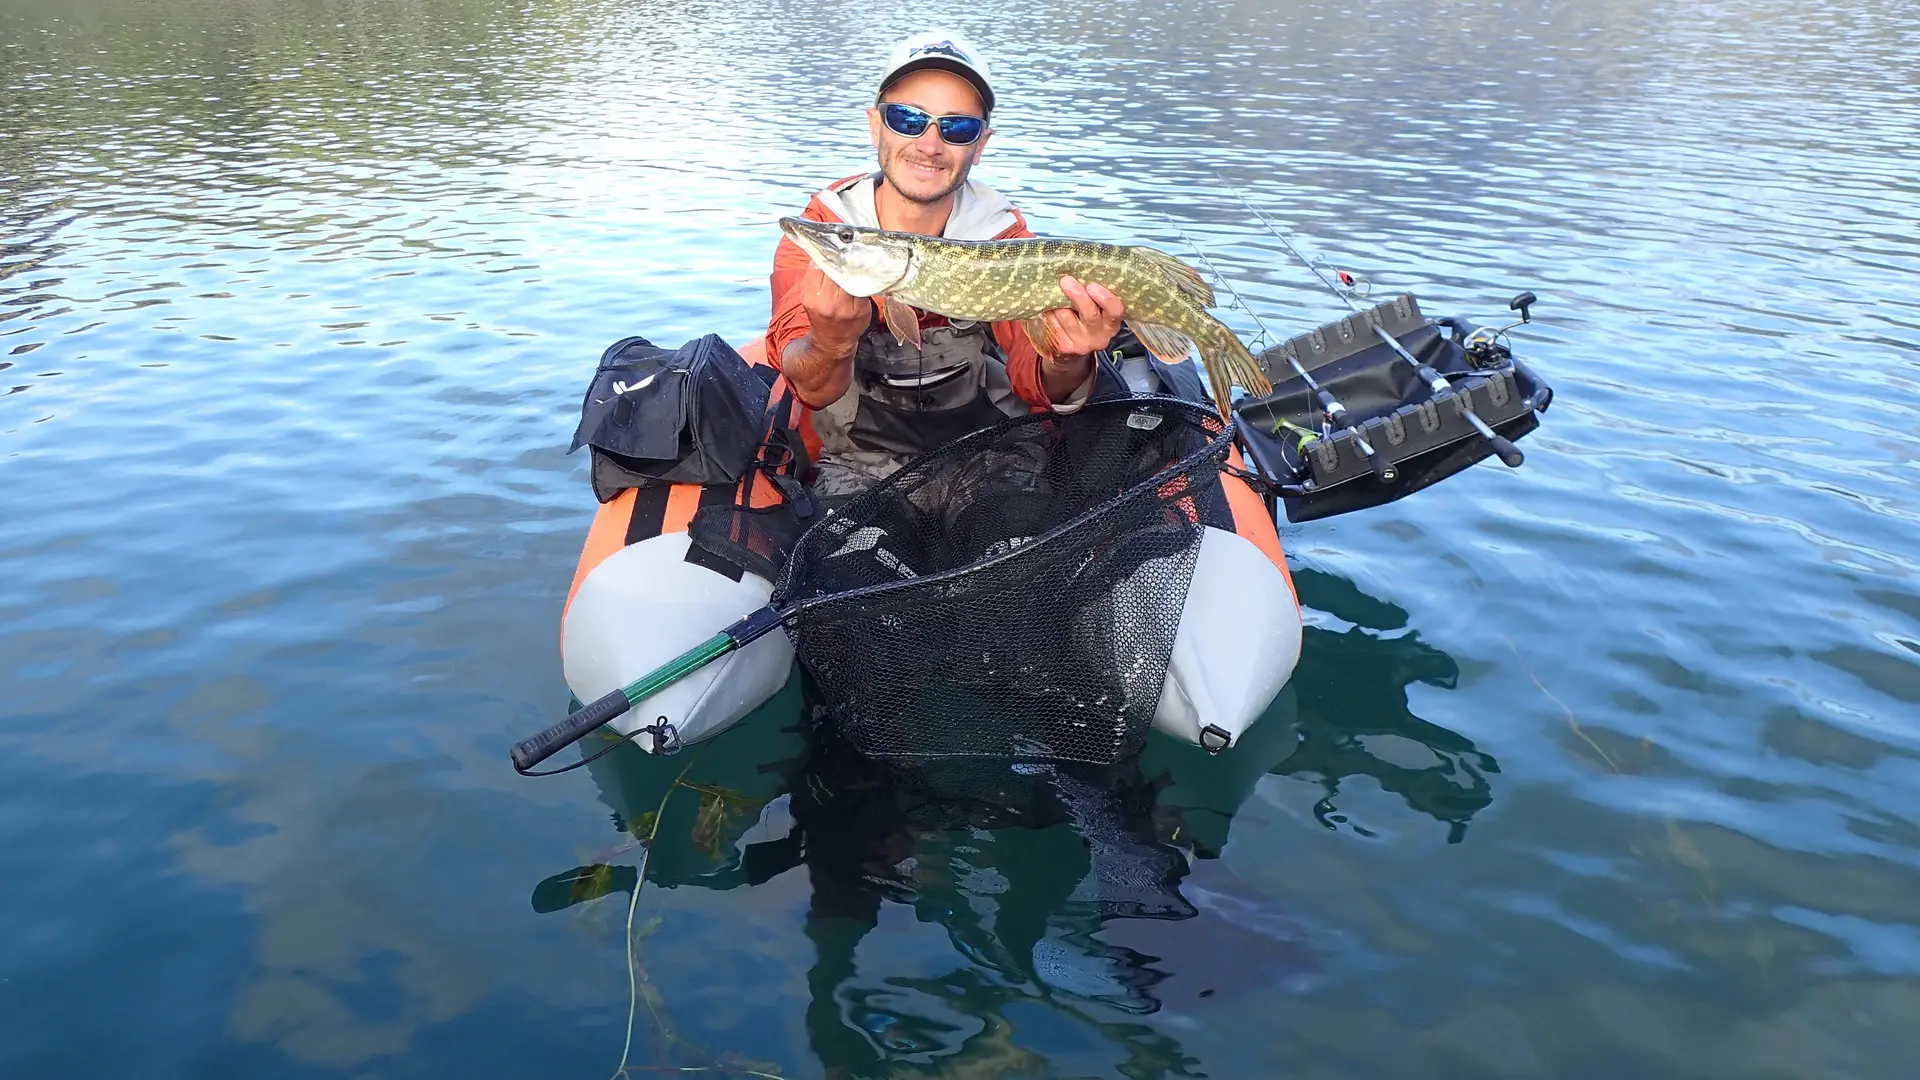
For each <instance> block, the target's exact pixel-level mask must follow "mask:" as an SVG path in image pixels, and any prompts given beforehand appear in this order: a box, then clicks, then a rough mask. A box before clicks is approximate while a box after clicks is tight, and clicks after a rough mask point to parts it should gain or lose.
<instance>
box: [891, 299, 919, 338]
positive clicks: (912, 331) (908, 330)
mask: <svg viewBox="0 0 1920 1080" xmlns="http://www.w3.org/2000/svg"><path fill="white" fill-rule="evenodd" d="M887 329H889V330H891V331H893V340H895V341H897V342H899V343H900V344H902V345H912V346H913V347H914V348H916V349H917V348H919V347H920V316H919V315H916V314H915V313H914V310H913V308H912V307H911V306H909V305H907V304H903V303H901V302H900V301H898V300H895V299H894V298H893V297H891V296H889V297H887Z"/></svg>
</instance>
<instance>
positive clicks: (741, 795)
mask: <svg viewBox="0 0 1920 1080" xmlns="http://www.w3.org/2000/svg"><path fill="white" fill-rule="evenodd" d="M1340 586H1344V587H1345V591H1346V592H1347V593H1349V594H1352V595H1354V596H1357V594H1354V593H1353V591H1352V589H1351V585H1350V584H1347V583H1340V582H1336V581H1331V580H1327V579H1325V575H1318V576H1317V577H1316V576H1310V577H1309V578H1308V581H1307V583H1305V584H1303V586H1302V592H1303V595H1305V596H1315V595H1320V594H1324V595H1327V596H1337V594H1338V593H1339V592H1340V591H1341V590H1340V588H1339V587H1340ZM1361 599H1362V600H1363V601H1364V598H1361ZM1332 606H1333V607H1335V608H1340V607H1342V605H1339V604H1334V605H1332ZM1361 606H1363V607H1365V606H1367V605H1366V604H1365V603H1363V604H1362V605H1361ZM1371 606H1372V607H1373V608H1374V609H1378V608H1379V607H1381V605H1380V604H1379V603H1378V602H1377V601H1374V602H1371ZM1334 614H1336V615H1337V614H1338V612H1337V611H1336V612H1334ZM1349 614H1352V612H1349ZM1306 633H1307V636H1306V641H1305V645H1304V649H1303V670H1307V671H1308V672H1309V673H1310V674H1309V678H1308V680H1307V682H1306V684H1307V685H1312V686H1315V687H1316V688H1319V691H1320V692H1318V693H1317V694H1316V700H1315V702H1314V703H1313V704H1312V705H1311V706H1308V705H1302V706H1300V707H1298V708H1296V704H1295V700H1294V694H1293V692H1292V691H1291V688H1290V689H1289V691H1288V692H1286V693H1283V694H1282V696H1281V698H1280V699H1279V700H1278V701H1276V703H1275V705H1274V707H1273V708H1272V709H1270V710H1269V711H1268V713H1267V714H1266V715H1265V716H1263V717H1262V718H1261V720H1260V722H1259V723H1258V724H1257V725H1256V726H1255V728H1254V730H1253V731H1251V732H1249V734H1248V735H1247V737H1246V738H1245V739H1243V740H1242V742H1241V744H1240V745H1238V746H1237V747H1236V748H1235V749H1234V750H1233V751H1231V752H1229V753H1227V754H1224V755H1220V756H1217V757H1216V756H1211V755H1208V754H1206V753H1205V752H1203V751H1201V750H1199V749H1198V748H1197V747H1191V746H1187V745H1185V744H1180V743H1176V742H1174V741H1172V740H1168V739H1165V738H1164V737H1162V736H1158V735H1156V736H1154V738H1153V740H1152V741H1151V742H1150V744H1149V747H1148V749H1147V750H1146V751H1145V752H1144V753H1143V754H1142V755H1141V756H1140V757H1138V758H1136V759H1134V760H1131V761H1128V762H1125V763H1123V764H1121V765H1119V766H1115V767H1112V768H1105V769H1099V768H1093V767H1087V766H1018V767H1013V768H1009V767H1008V766H1006V765H1005V764H994V763H992V762H970V763H964V764H957V763H939V764H934V765H929V766H925V767H913V768H909V767H902V766H889V765H883V764H881V763H878V762H875V761H872V760H869V759H864V758H862V757H860V756H859V755H858V754H856V753H855V752H854V751H852V750H851V749H850V748H848V747H846V746H845V744H843V743H841V742H840V741H839V740H837V739H836V738H834V737H833V735H832V732H831V726H830V724H827V723H826V722H825V721H824V720H823V719H822V718H821V715H820V714H819V712H818V710H817V707H816V708H814V709H812V710H809V708H808V707H806V706H805V705H804V703H803V700H802V698H803V694H802V687H803V683H804V680H803V679H802V678H800V677H798V676H797V677H796V679H795V680H794V681H793V683H792V684H790V686H789V687H788V690H787V692H786V693H783V694H782V695H780V696H779V697H777V698H775V699H774V700H773V701H772V702H770V703H768V705H766V706H764V707H763V708H761V709H760V710H758V711H757V712H756V713H754V714H753V715H752V716H750V717H749V718H748V719H747V720H746V721H745V722H743V723H742V725H741V726H740V727H738V728H736V729H734V730H733V731H731V732H729V733H728V734H727V735H725V736H724V737H723V738H722V739H720V740H717V741H716V742H714V743H711V744H708V745H707V746H706V747H703V748H695V749H694V750H691V751H687V752H683V753H682V754H678V755H674V756H669V757H654V756H651V755H647V754H645V753H643V752H641V751H638V750H636V749H633V748H631V747H626V746H623V747H621V748H619V749H616V750H615V751H614V752H613V753H610V754H608V755H606V756H605V757H603V758H601V759H600V760H599V761H596V762H594V763H592V764H590V765H589V766H588V769H589V770H590V771H591V772H592V775H593V777H594V779H595V782H596V784H597V786H598V788H599V790H600V793H601V796H602V798H603V800H604V801H605V802H606V803H607V805H608V806H609V807H610V808H611V809H612V811H613V823H614V825H615V827H616V829H617V830H619V831H620V832H621V833H623V834H625V835H627V836H629V837H631V838H632V839H631V840H630V841H629V844H630V845H631V850H633V852H634V854H636V855H644V856H645V862H644V867H645V883H646V885H648V886H652V887H653V888H655V889H673V888H678V887H688V886H691V887H697V888H703V889H715V890H721V891H726V890H732V889H739V888H752V887H758V886H764V885H766V884H767V883H768V882H772V881H774V880H775V879H777V878H780V877H781V876H782V875H788V874H794V875H799V876H800V878H802V879H803V880H804V882H805V891H806V897H807V899H806V902H805V907H804V912H803V914H802V915H801V918H802V926H803V929H804V933H805V936H806V939H807V941H808V942H809V943H810V945H811V947H812V957H811V962H810V963H809V964H808V966H807V969H806V990H807V995H808V997H807V1004H806V1006H805V1016H806V1030H807V1037H808V1045H809V1048H810V1050H811V1051H812V1053H813V1054H814V1055H815V1056H817V1057H818V1059H819V1061H820V1062H821V1063H822V1065H824V1066H825V1067H826V1068H827V1070H828V1075H831V1076H918V1075H928V1076H933V1075H939V1076H973V1075H1001V1073H998V1072H994V1071H993V1070H1000V1069H1004V1070H1014V1071H1016V1072H1018V1071H1020V1070H1029V1071H1042V1072H1044V1071H1045V1068H1046V1066H1047V1058H1046V1056H1045V1055H1044V1054H1043V1053H1041V1052H1040V1051H1039V1049H1038V1047H1043V1046H1044V1045H1045V1044H1046V1042H1047V1039H1048V1038H1050V1037H1058V1036H1052V1035H1043V1036H1042V1037H1040V1038H1038V1039H1035V1038H1034V1037H1033V1034H1032V1033H1031V1032H1029V1031H1028V1030H1027V1028H1028V1026H1029V1023H1031V1021H1023V1022H1021V1023H1017V1024H1016V1023H1015V1022H1014V1021H1013V1020H1012V1019H1010V1016H1012V1015H1021V1014H1022V1013H1023V1012H1024V1011H1026V1010H1028V1009H1030V1008H1031V1007H1040V1008H1043V1009H1044V1010H1045V1013H1044V1015H1045V1016H1046V1020H1044V1021H1042V1022H1041V1023H1040V1024H1039V1025H1038V1026H1039V1027H1040V1028H1042V1029H1045V1030H1050V1029H1053V1028H1056V1027H1060V1026H1065V1027H1066V1028H1069V1029H1073V1030H1078V1031H1080V1032H1081V1033H1082V1035H1084V1036H1088V1037H1093V1036H1097V1040H1098V1041H1099V1042H1100V1043H1101V1044H1103V1045H1105V1046H1107V1048H1108V1051H1107V1052H1108V1054H1110V1055H1111V1061H1112V1062H1113V1063H1114V1064H1113V1066H1112V1067H1113V1068H1114V1069H1116V1070H1117V1071H1119V1072H1120V1073H1121V1074H1123V1075H1126V1076H1139V1077H1145V1076H1154V1077H1162V1076H1165V1077H1171V1076H1201V1075H1206V1073H1205V1072H1204V1071H1193V1070H1194V1069H1195V1068H1196V1067H1197V1066H1198V1065H1199V1059H1197V1058H1194V1057H1193V1056H1191V1055H1190V1054H1189V1053H1187V1052H1186V1051H1185V1050H1184V1049H1183V1048H1182V1047H1181V1044H1180V1037H1179V1032H1180V1029H1181V1027H1182V1026H1183V1023H1185V1022H1183V1021H1180V1020H1178V1019H1177V1018H1178V1017H1180V1016H1184V1015H1185V1014H1187V1013H1189V1012H1192V1011H1194V1010H1206V1009H1208V1008H1212V1007H1218V1006H1221V1005H1225V1004H1226V1003H1228V1002H1231V1001H1234V1000H1236V999H1239V998H1243V997H1246V996H1248V995H1255V996H1257V995H1260V994H1262V993H1272V992H1274V991H1275V990H1276V989H1278V988H1281V987H1285V986H1287V985H1288V984H1290V983H1293V984H1307V983H1311V981H1312V979H1313V978H1314V977H1315V976H1316V975H1317V974H1318V973H1320V972H1321V971H1322V970H1323V965H1322V958H1321V956H1320V955H1319V953H1318V952H1317V951H1316V946H1315V943H1314V938H1315V933H1314V931H1313V930H1312V928H1311V927H1309V926H1308V925H1306V924H1305V923H1304V922H1302V921H1301V918H1300V917H1299V916H1297V915H1295V914H1293V913H1290V912H1289V911H1288V910H1287V906H1286V904H1285V903H1284V902H1282V901H1280V900H1278V899H1276V898H1274V897H1272V896H1268V895H1264V894H1262V893H1261V892H1260V890H1258V889H1257V888H1255V887H1253V886H1251V885H1249V884H1248V883H1247V882H1245V881H1243V880H1241V879H1240V878H1238V877H1237V876H1236V875H1235V874H1234V873H1233V871H1232V870H1230V869H1228V868H1226V867H1225V866H1224V865H1223V864H1222V863H1221V862H1220V861H1219V860H1220V856H1221V853H1222V851H1223V850H1224V849H1225V848H1226V846H1227V843H1228V839H1229V833H1230V831H1231V826H1232V822H1233V818H1234V812H1235V811H1236V810H1237V809H1238V808H1239V807H1240V806H1241V805H1242V804H1243V803H1244V802H1245V801H1246V800H1247V799H1248V798H1250V797H1251V796H1252V794H1253V790H1254V787H1255V785H1256V783H1257V782H1258V780H1259V778H1260V777H1261V776H1262V775H1263V774H1268V773H1271V774H1274V775H1281V776H1311V777H1313V778H1315V780H1316V781H1317V782H1319V783H1321V784H1324V785H1325V787H1326V790H1327V792H1328V795H1327V797H1326V798H1324V799H1322V800H1321V801H1320V803H1319V804H1318V805H1316V806H1315V808H1314V813H1315V815H1316V816H1317V817H1319V818H1320V819H1321V820H1322V821H1323V822H1325V823H1327V824H1328V825H1329V826H1330V827H1332V826H1336V825H1339V824H1343V823H1345V822H1346V819H1345V818H1344V817H1342V816H1341V815H1340V814H1339V813H1338V812H1337V810H1336V809H1335V808H1334V806H1333V802H1334V798H1335V796H1336V795H1337V793H1338V791H1339V787H1340V783H1341V781H1342V780H1343V779H1345V778H1347V777H1352V776H1366V777H1370V778H1371V779H1372V780H1373V781H1374V782H1376V783H1377V784H1379V785H1380V787H1382V788H1384V789H1385V790H1388V791H1393V792H1396V793H1398V794H1401V795H1402V796H1404V798H1405V799H1406V801H1407V804H1408V805H1409V806H1410V807H1412V808H1414V809H1416V810H1418V811H1419V812H1421V813H1423V814H1426V815H1429V816H1431V817H1433V818H1435V819H1436V820H1438V821H1440V822H1442V823H1443V824H1445V825H1446V826H1447V828H1448V829H1449V833H1450V836H1449V839H1450V840H1452V841H1457V840H1458V839H1459V836H1460V834H1461V833H1462V831H1463V830H1464V828H1465V823H1466V821H1467V819H1468V818H1469V817H1471V816H1472V815H1473V813H1474V812H1476V811H1477V810H1480V809H1482V808H1484V807H1485V806H1487V805H1488V803H1489V802H1491V800H1492V792H1491V787H1490V784H1489V782H1488V780H1487V779H1486V776H1487V774H1491V773H1497V772H1498V771H1499V770H1498V767H1497V766H1496V765H1495V764H1494V762H1493V760H1492V759H1491V758H1490V757H1488V756H1486V755H1484V754H1481V753H1479V752H1477V751H1476V750H1475V749H1474V748H1473V745H1472V743H1471V742H1469V741H1468V740H1466V739H1464V738H1462V737H1461V736H1460V735H1458V734H1456V733H1454V732H1451V731H1448V730H1447V729H1445V728H1443V727H1439V726H1437V725H1434V724H1431V723H1428V722H1426V721H1423V720H1421V719H1420V718H1419V717H1417V716H1414V715H1413V714H1412V713H1411V712H1409V711H1408V709H1407V706H1406V699H1405V691H1406V686H1407V685H1408V684H1409V683H1411V682H1414V681H1421V682H1426V683H1430V684H1434V685H1443V686H1449V687H1450V686H1451V682H1452V678H1453V676H1454V674H1455V673H1456V671H1457V669H1456V668H1455V666H1454V664H1453V661H1452V660H1451V659H1450V658H1449V657H1447V656H1446V654H1444V653H1442V652H1440V651H1438V650H1436V649H1433V648H1431V647H1428V646H1425V645H1422V644H1420V643H1419V642H1417V641H1416V640H1413V639H1408V638H1397V639H1396V638H1387V637H1382V636H1380V635H1379V634H1378V633H1377V632H1375V631H1373V630H1369V629H1366V628H1362V627H1354V628H1353V629H1350V630H1347V631H1343V632H1333V631H1329V630H1325V629H1320V628H1309V629H1308V630H1307V632H1306ZM1360 671H1363V672H1368V673H1370V675H1369V678H1368V679H1367V680H1364V681H1357V680H1355V679H1354V678H1352V676H1351V675H1350V674H1348V675H1344V676H1343V672H1345V673H1351V672H1360ZM1383 672H1385V673H1391V677H1392V678H1393V679H1396V680H1399V681H1398V682H1394V683H1391V684H1382V683H1381V682H1379V681H1377V679H1376V677H1377V676H1378V675H1379V674H1380V673H1383ZM1386 699H1393V700H1394V701H1395V702H1396V703H1397V707H1396V708H1393V709H1387V708H1383V707H1381V705H1380V702H1381V701H1384V700H1386ZM1327 701H1339V702H1341V703H1342V707H1340V708H1338V709H1323V703H1324V702H1327ZM595 749H597V748H593V747H589V748H587V749H583V750H582V753H592V752H594V750H595ZM1353 827H1354V828H1355V829H1356V831H1360V832H1362V833H1363V834H1364V829H1363V828H1362V827H1360V826H1353ZM627 846H628V845H623V847H627ZM641 866H642V864H641V863H638V862H617V863H615V862H596V863H594V864H591V865H588V866H581V867H575V868H573V869H570V870H567V871H564V872H562V873H559V874H555V875H553V876H551V877H549V878H547V879H545V880H543V881H541V882H540V883H539V884H538V885H536V886H535V888H534V890H533V895H532V897H531V903H532V906H533V908H534V910H536V911H538V912H542V913H552V912H557V911H561V910H563V909H566V908H569V907H572V906H574V905H577V904H580V903H584V902H587V901H592V900H597V899H600V898H603V897H607V896H615V895H624V896H626V897H627V898H628V902H631V894H632V892H633V890H635V889H636V888H638V887H641V885H640V882H641ZM890 907H897V908H899V909H901V910H903V911H904V912H907V913H910V915H911V917H912V919H914V920H915V921H917V922H919V923H922V924H931V925H933V926H937V927H939V928H940V929H941V930H942V931H943V933H944V934H945V936H946V939H947V941H948V943H949V946H950V951H949V953H948V955H947V956H946V958H945V959H944V960H939V959H933V958H930V957H927V956H924V955H918V956H915V957H914V958H913V962H912V963H910V964H907V965H904V966H903V965H898V964H896V963H890V962H889V961H890V960H894V959H895V958H894V957H893V956H891V955H890V950H889V949H888V948H884V947H883V948H877V949H876V948H874V947H871V945H870V943H871V942H872V940H873V939H874V935H875V934H876V933H877V932H879V931H880V929H881V927H882V925H883V923H885V922H887V921H888V920H887V919H885V918H883V909H887V908H890ZM882 940H885V938H884V936H883V937H882ZM649 989H650V993H651V994H654V995H659V994H660V991H658V989H657V988H655V987H653V986H652V984H650V985H649ZM649 1000H650V1001H651V1002H652V1005H651V1006H650V1009H649V1012H650V1015H651V1017H652V1019H653V1020H655V1021H657V1022H659V1023H661V1024H663V1025H667V1024H670V1023H671V1017H672V1016H673V1015H674V1014H675V1013H677V1012H679V1011H680V1010H677V1009H676V1008H675V1007H674V1004H673V1002H672V1000H671V998H669V997H666V996H664V995H662V996H658V997H650V999H649ZM663 1016H664V1017H665V1019H663ZM1169 1018H1174V1022H1172V1023H1167V1022H1166V1021H1167V1020H1168V1019H1169ZM670 1031H671V1029H670V1027H665V1026H663V1027H662V1028H660V1029H659V1030H658V1031H656V1032H655V1038H654V1043H653V1045H657V1046H662V1047H667V1048H673V1047H675V1046H676V1045H677V1042H678V1040H677V1039H675V1038H673V1037H669V1034H668V1033H669V1032H670ZM676 1063H677V1064H679V1065H682V1066H688V1065H697V1064H701V1063H700V1062H698V1061H692V1060H677V1061H662V1062H658V1063H657V1064H659V1065H663V1066H665V1065H670V1064H676ZM976 1070H985V1071H976Z"/></svg>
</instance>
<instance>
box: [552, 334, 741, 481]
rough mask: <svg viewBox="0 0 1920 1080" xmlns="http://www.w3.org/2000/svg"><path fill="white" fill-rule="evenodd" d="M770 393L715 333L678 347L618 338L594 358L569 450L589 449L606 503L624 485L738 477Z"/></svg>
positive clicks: (634, 338)
mask: <svg viewBox="0 0 1920 1080" xmlns="http://www.w3.org/2000/svg"><path fill="white" fill-rule="evenodd" d="M768 390H769V387H768V385H767V382H766V380H764V379H762V378H760V377H759V376H757V375H755V374H754V372H753V366H752V365H751V364H748V363H747V361H746V360H745V359H744V358H743V357H741V355H740V354H739V353H737V352H735V351H733V347H732V346H730V345H728V344H727V343H726V341H725V340H723V339H722V338H720V337H719V335H717V334H708V335H706V336H704V337H700V338H696V339H694V340H692V341H689V342H687V343H686V344H685V345H682V346H680V347H679V348H677V349H662V348H660V347H658V346H656V345H654V344H653V343H652V342H650V341H648V340H647V339H646V338H643V337H629V338H622V339H621V340H619V341H616V342H614V343H613V344H612V345H611V346H609V347H608V348H607V351H606V352H605V353H602V354H601V356H600V369H599V370H598V371H597V372H595V373H594V377H593V385H592V386H590V387H588V388H587V394H586V398H585V399H584V400H582V401H581V403H580V426H579V427H578V428H577V429H576V430H575V431H574V433H573V445H572V446H570V447H568V448H567V452H568V453H572V452H574V451H575V450H578V449H580V448H581V447H582V446H590V447H592V448H593V450H592V454H593V470H592V483H593V494H594V497H595V498H597V499H599V500H600V501H601V502H603V503H604V502H607V501H609V500H611V499H612V498H614V496H616V495H618V494H620V492H622V491H624V490H625V489H627V488H630V487H647V486H650V485H653V484H732V483H737V482H738V481H739V479H740V477H741V476H742V475H743V474H744V473H745V472H746V470H747V468H748V467H749V466H750V465H751V464H752V462H753V457H754V453H755V452H756V451H757V450H758V449H759V448H760V443H761V439H762V437H763V436H764V435H765V433H766V411H767V394H768Z"/></svg>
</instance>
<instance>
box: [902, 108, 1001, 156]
mask: <svg viewBox="0 0 1920 1080" xmlns="http://www.w3.org/2000/svg"><path fill="white" fill-rule="evenodd" d="M880 119H881V120H882V121H884V122H885V123H886V125H887V130H889V131H892V132H893V133H895V134H897V135H905V136H906V137H907V138H909V139H917V138H919V137H920V134H921V132H924V131H926V130H927V125H928V124H930V123H933V122H934V121H935V120H938V121H939V122H940V138H941V139H942V140H944V141H946V142H950V143H952V144H953V145H955V146H971V145H973V144H974V143H976V142H979V141H980V133H981V132H983V131H985V130H986V129H987V122H986V121H985V120H983V119H981V118H980V117H978V116H966V115H962V114H958V113H956V114H954V115H951V116H934V115H933V114H932V113H929V112H926V111H924V110H921V109H916V108H914V107H913V106H911V105H900V104H897V103H894V102H888V103H887V104H885V105H882V106H880Z"/></svg>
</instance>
